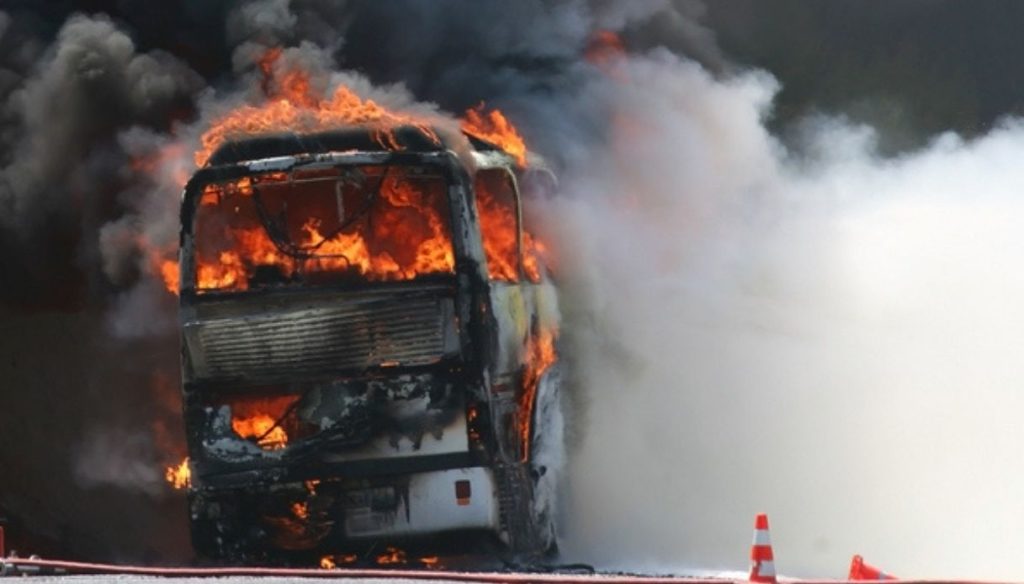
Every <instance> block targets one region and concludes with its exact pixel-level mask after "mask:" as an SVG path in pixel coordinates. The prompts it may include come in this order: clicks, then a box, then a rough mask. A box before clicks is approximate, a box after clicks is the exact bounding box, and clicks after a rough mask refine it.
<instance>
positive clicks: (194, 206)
mask: <svg viewBox="0 0 1024 584" xmlns="http://www.w3.org/2000/svg"><path fill="white" fill-rule="evenodd" d="M358 166H396V167H401V166H415V167H419V168H427V169H430V170H432V171H436V175H437V176H439V177H440V178H441V179H442V180H443V182H444V189H445V195H444V196H445V198H446V203H447V208H448V216H447V217H446V219H447V220H448V229H449V231H450V236H451V246H452V251H453V253H454V256H455V266H454V273H445V274H426V275H423V276H417V277H416V278H414V279H412V280H397V281H369V280H367V281H363V282H361V283H360V284H359V287H360V288H363V287H366V288H371V287H382V286H383V287H387V286H394V285H402V284H407V283H409V282H437V281H447V280H451V279H452V278H454V277H455V276H456V275H457V274H459V273H460V272H462V271H465V269H464V266H466V265H471V264H473V262H467V261H466V258H467V254H470V252H469V251H468V249H470V248H472V247H473V246H472V244H471V243H470V242H468V241H467V240H466V237H467V234H468V233H471V231H472V230H470V229H467V228H466V220H467V217H466V211H467V209H466V205H467V200H468V195H469V194H471V191H467V187H466V183H467V175H466V172H465V170H464V169H463V168H462V166H461V164H460V162H459V161H458V159H457V158H456V157H455V155H454V154H453V153H451V152H447V151H446V152H416V153H409V152H381V153H371V152H354V153H322V154H316V155H302V156H285V157H276V158H269V159H264V160H257V161H250V162H245V163H240V164H234V165H229V166H219V167H206V168H203V169H200V170H199V171H197V172H196V173H195V175H193V177H192V179H191V180H190V181H189V182H188V184H187V185H186V187H185V190H184V192H183V193H182V206H181V217H180V220H181V223H180V228H181V232H180V238H179V243H180V246H179V266H180V295H181V300H182V302H183V303H185V302H186V301H193V300H195V299H196V298H206V297H215V298H223V297H230V296H237V295H251V294H263V293H267V292H272V291H281V292H284V291H286V290H287V289H289V288H292V289H310V288H317V289H330V288H344V289H351V288H352V287H353V285H352V284H351V283H350V282H343V283H339V284H319V283H318V284H315V285H309V286H286V287H281V288H269V289H268V288H264V287H256V288H251V289H222V290H218V289H203V290H198V289H197V287H196V259H195V254H196V248H195V246H196V240H195V237H196V233H195V229H196V215H197V212H198V208H199V205H200V203H201V199H202V196H203V192H204V189H205V188H206V186H207V185H210V184H216V183H224V182H229V181H234V180H238V179H241V178H244V177H247V176H254V175H259V174H266V173H270V172H285V173H289V172H293V171H296V170H303V171H305V170H317V169H329V168H340V169H345V168H351V167H358ZM471 216H474V217H475V214H472V215H471ZM469 271H472V269H470V270H469Z"/></svg>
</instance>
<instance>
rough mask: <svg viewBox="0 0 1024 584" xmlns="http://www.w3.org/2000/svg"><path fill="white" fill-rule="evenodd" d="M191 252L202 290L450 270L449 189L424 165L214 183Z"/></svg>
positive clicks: (309, 172)
mask: <svg viewBox="0 0 1024 584" xmlns="http://www.w3.org/2000/svg"><path fill="white" fill-rule="evenodd" d="M194 253H195V265H196V274H195V277H196V280H195V284H196V289H197V290H198V291H199V292H205V291H212V290H246V289H249V288H257V287H264V286H272V285H287V284H291V283H296V282H306V283H316V282H321V281H331V280H337V279H339V278H349V279H356V280H364V281H397V280H411V279H413V278H417V277H420V276H424V275H431V274H452V273H454V269H455V255H454V252H453V248H452V241H451V228H450V213H449V207H448V200H447V188H446V183H445V181H444V179H443V178H442V177H441V176H440V175H439V174H437V173H436V172H434V171H432V170H431V169H429V168H425V167H412V166H370V165H367V166H358V167H356V166H351V167H340V168H339V167H334V168H321V169H309V170H296V171H293V172H289V173H282V172H273V173H264V174H259V175H254V176H247V177H243V178H241V179H239V180H235V181H229V182H223V183H212V184H209V185H206V187H205V188H204V190H203V193H202V197H201V199H200V204H199V206H198V209H197V211H196V220H195V251H194Z"/></svg>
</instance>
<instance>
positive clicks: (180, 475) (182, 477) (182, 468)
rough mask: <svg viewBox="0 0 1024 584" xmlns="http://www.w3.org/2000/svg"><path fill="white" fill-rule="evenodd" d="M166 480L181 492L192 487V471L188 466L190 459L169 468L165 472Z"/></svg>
mask: <svg viewBox="0 0 1024 584" xmlns="http://www.w3.org/2000/svg"><path fill="white" fill-rule="evenodd" d="M164 479H166V480H167V482H168V483H169V484H170V485H171V486H172V487H174V489H175V490H181V489H185V488H188V487H191V486H192V471H191V469H190V468H189V466H188V457H186V458H185V460H182V461H181V464H178V465H176V466H169V467H167V469H166V470H165V472H164Z"/></svg>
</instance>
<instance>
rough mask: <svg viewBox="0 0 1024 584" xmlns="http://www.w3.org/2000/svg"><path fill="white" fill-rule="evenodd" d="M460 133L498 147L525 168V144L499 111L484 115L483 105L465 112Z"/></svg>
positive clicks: (494, 110)
mask: <svg viewBox="0 0 1024 584" xmlns="http://www.w3.org/2000/svg"><path fill="white" fill-rule="evenodd" d="M462 131H463V132H465V133H467V134H469V135H470V136H473V137H476V138H479V139H481V140H484V141H486V142H490V143H491V144H494V145H495V146H498V147H499V148H501V149H502V150H504V151H505V152H507V153H508V154H509V155H511V156H512V157H513V158H515V159H516V164H518V165H519V166H526V142H525V141H524V140H523V137H522V136H521V135H520V134H519V131H518V130H516V128H515V126H513V125H512V122H509V121H508V118H506V117H505V114H503V113H501V110H497V109H493V110H491V111H489V112H487V113H484V104H482V103H481V104H480V105H478V106H477V107H475V108H471V109H468V110H466V113H465V115H464V116H463V118H462Z"/></svg>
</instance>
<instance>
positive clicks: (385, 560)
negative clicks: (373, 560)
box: [377, 546, 406, 566]
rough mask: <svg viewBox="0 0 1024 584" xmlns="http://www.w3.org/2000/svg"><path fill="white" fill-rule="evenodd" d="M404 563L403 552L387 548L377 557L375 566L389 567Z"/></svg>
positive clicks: (394, 548)
mask: <svg viewBox="0 0 1024 584" xmlns="http://www.w3.org/2000/svg"><path fill="white" fill-rule="evenodd" d="M404 563H406V557H405V551H403V550H400V549H398V548H396V547H391V546H388V548H387V551H386V552H384V553H383V554H380V555H379V556H377V564H379V565H381V566H391V565H395V564H404Z"/></svg>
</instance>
